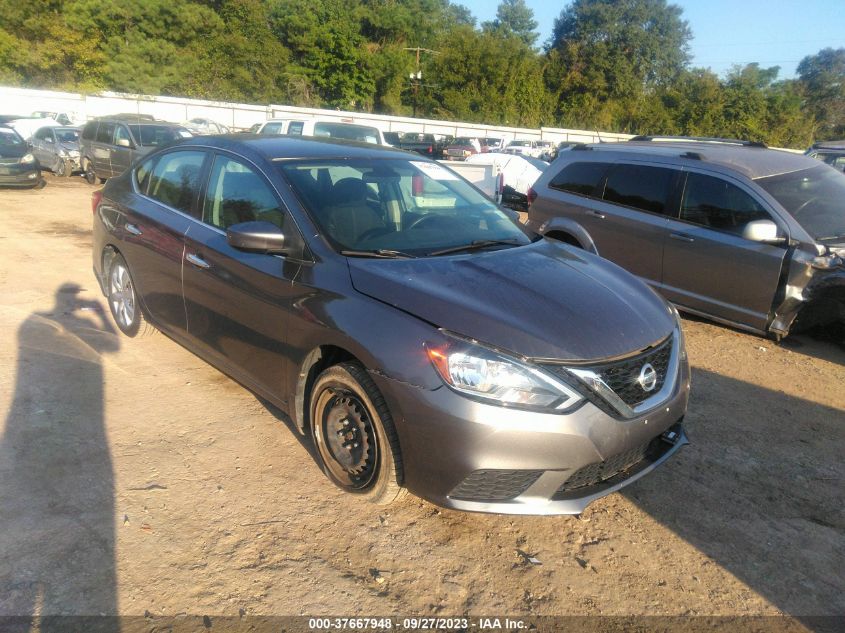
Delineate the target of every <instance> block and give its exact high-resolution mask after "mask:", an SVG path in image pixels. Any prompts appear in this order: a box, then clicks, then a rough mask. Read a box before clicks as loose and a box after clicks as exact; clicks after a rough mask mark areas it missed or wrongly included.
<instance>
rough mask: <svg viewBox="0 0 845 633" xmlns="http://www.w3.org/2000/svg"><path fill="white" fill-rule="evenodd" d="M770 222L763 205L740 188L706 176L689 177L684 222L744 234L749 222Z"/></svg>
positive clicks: (683, 202) (683, 201)
mask: <svg viewBox="0 0 845 633" xmlns="http://www.w3.org/2000/svg"><path fill="white" fill-rule="evenodd" d="M770 219H771V217H770V216H769V213H768V212H767V211H766V210H765V209H764V208H763V207H762V205H760V203H759V202H757V201H756V200H755V199H754V198H752V197H751V196H750V195H749V194H748V193H746V192H745V191H743V190H742V189H740V188H739V187H737V186H735V185H733V184H731V183H729V182H727V181H725V180H722V179H721V178H715V177H713V176H705V175H704V174H697V173H690V174H689V175H688V176H687V184H686V187H685V188H684V197H683V200H682V201H681V220H684V221H686V222H692V223H693V224H699V225H701V226H706V227H708V228H711V229H715V230H717V231H725V232H727V233H733V234H735V235H742V231H743V229H744V228H745V226H746V225H747V224H748V223H749V222H753V221H755V220H770Z"/></svg>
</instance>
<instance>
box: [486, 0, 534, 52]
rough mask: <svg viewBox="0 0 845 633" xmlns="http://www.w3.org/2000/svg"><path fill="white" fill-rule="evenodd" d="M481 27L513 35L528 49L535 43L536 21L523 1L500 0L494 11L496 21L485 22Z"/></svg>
mask: <svg viewBox="0 0 845 633" xmlns="http://www.w3.org/2000/svg"><path fill="white" fill-rule="evenodd" d="M483 27H484V28H486V29H494V30H499V31H502V32H503V33H505V34H507V35H515V36H517V37H518V38H520V39H521V40H522V41H523V42H525V44H526V45H527V46H529V47H531V46H534V43H535V42H536V41H537V32H536V31H537V20H535V19H534V12H533V11H532V10H531V9H530V8H529V7H528V6H527V5H526V4H525V0H502V3H501V4H500V5H499V7H498V8H497V9H496V19H495V20H493V21H492V22H485V23H484V24H483Z"/></svg>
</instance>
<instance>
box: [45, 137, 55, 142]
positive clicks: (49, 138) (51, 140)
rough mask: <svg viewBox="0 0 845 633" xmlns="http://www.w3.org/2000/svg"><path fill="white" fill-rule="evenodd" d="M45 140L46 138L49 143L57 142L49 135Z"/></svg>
mask: <svg viewBox="0 0 845 633" xmlns="http://www.w3.org/2000/svg"><path fill="white" fill-rule="evenodd" d="M44 140H45V141H47V142H48V143H55V141H54V140H53V137H52V136H48V137H47V138H45V139H44Z"/></svg>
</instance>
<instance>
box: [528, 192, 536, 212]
mask: <svg viewBox="0 0 845 633" xmlns="http://www.w3.org/2000/svg"><path fill="white" fill-rule="evenodd" d="M536 199H537V192H536V191H534V187H529V188H528V208H529V209H530V208H531V205H532V204H533V203H534V201H535V200H536Z"/></svg>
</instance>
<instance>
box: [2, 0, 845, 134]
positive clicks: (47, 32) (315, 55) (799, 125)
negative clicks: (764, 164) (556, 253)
mask: <svg viewBox="0 0 845 633" xmlns="http://www.w3.org/2000/svg"><path fill="white" fill-rule="evenodd" d="M536 29H537V22H536V20H534V16H533V13H532V11H531V10H530V9H529V8H528V7H527V6H526V4H525V0H500V4H499V6H498V10H497V12H496V18H495V20H493V21H491V22H486V23H484V24H482V25H481V27H480V28H477V27H476V20H475V18H474V17H473V16H472V14H471V13H470V12H469V11H468V10H467V9H466V8H465V7H463V6H462V5H460V4H456V3H455V4H453V3H452V1H450V0H206V1H200V0H28V1H26V2H19V1H17V0H0V83H2V84H11V85H22V86H30V87H37V88H56V89H66V90H72V91H77V92H94V91H99V90H116V91H124V92H133V93H148V94H164V95H183V96H190V97H196V98H207V99H218V100H219V99H223V100H229V101H248V102H256V103H288V104H292V105H303V106H313V107H329V108H340V109H352V110H364V111H376V112H382V113H387V114H398V115H410V114H411V113H412V112H413V111H414V109H415V108H416V111H417V112H418V114H419V115H420V116H424V117H433V118H448V119H457V120H465V121H473V122H479V123H490V124H502V125H509V126H518V127H538V126H541V125H546V126H555V127H574V128H586V129H599V130H607V131H622V132H632V133H644V134H645V133H650V134H687V135H701V136H733V137H742V138H753V139H759V140H764V141H766V142H767V143H769V144H773V145H780V146H791V147H805V146H806V145H808V144H809V143H810V142H811V141H812V140H814V137H815V138H818V139H823V138H833V137H839V138H841V137H843V136H845V48H840V49H824V50H822V51H820V52H819V53H818V54H816V55H811V56H808V57H807V58H805V59H804V60H803V61H802V62H801V64H800V66H799V67H798V73H799V78H798V79H796V80H788V81H779V80H778V68H777V67H773V68H761V67H760V66H759V65H757V64H749V65H747V66H743V67H736V68H734V69H733V70H732V71H731V72H730V73H729V74H728V75H727V77H725V78H724V79H721V78H719V77H718V76H716V75H715V74H713V73H712V72H710V71H708V70H703V69H695V68H693V69H691V68H689V66H688V60H689V55H688V50H687V43H688V42H689V40H690V37H691V33H690V30H689V27H688V25H687V23H686V22H685V21H684V20H683V15H682V12H681V9H680V8H678V7H677V6H675V5H672V4H669V3H668V2H667V0H572V1H571V2H569V3H568V4H567V5H566V6H565V7H564V9H563V10H562V11H561V13H560V17H559V18H558V19H557V20H556V22H555V28H554V32H553V35H552V37H551V38H550V40H549V41H548V42H547V43H546V47H545V50H543V51H538V50H536V49H535V48H534V45H535V43H536V40H537V33H536ZM418 47H420V48H422V49H426V50H423V51H421V52H420V54H419V61H418V59H417V53H416V52H415V51H414V50H409V49H416V48H418ZM418 63H419V65H418ZM417 71H420V72H421V73H422V79H421V80H419V81H416V80H413V81H412V80H411V79H409V74H410V73H412V72H413V73H416V72H417Z"/></svg>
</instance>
